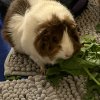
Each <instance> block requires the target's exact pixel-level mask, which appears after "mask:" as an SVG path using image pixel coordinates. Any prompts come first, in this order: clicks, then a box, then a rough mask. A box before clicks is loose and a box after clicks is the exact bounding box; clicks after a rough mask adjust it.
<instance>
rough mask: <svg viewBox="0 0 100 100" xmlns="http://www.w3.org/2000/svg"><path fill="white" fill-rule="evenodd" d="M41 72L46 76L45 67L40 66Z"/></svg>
mask: <svg viewBox="0 0 100 100" xmlns="http://www.w3.org/2000/svg"><path fill="white" fill-rule="evenodd" d="M40 72H41V74H42V75H46V69H45V66H40Z"/></svg>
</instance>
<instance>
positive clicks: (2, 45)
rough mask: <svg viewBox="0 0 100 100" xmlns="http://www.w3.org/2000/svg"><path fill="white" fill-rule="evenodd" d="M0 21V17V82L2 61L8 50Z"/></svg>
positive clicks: (2, 69)
mask: <svg viewBox="0 0 100 100" xmlns="http://www.w3.org/2000/svg"><path fill="white" fill-rule="evenodd" d="M2 25H3V22H2V19H1V17H0V81H4V80H5V78H4V61H5V59H6V56H7V54H8V52H9V50H10V46H9V45H8V44H7V43H6V42H5V41H4V39H3V37H2V33H1V29H2Z"/></svg>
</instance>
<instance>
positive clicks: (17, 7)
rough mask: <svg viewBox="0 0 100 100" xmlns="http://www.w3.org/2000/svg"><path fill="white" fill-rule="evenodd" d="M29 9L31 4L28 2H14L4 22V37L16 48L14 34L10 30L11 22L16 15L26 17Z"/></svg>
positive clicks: (18, 0)
mask: <svg viewBox="0 0 100 100" xmlns="http://www.w3.org/2000/svg"><path fill="white" fill-rule="evenodd" d="M29 8H30V4H29V2H28V0H13V2H12V3H11V5H10V7H9V9H8V11H7V14H6V17H5V21H4V27H3V35H4V38H5V39H6V40H7V41H8V42H9V43H10V44H11V46H14V43H13V40H12V37H11V36H12V34H14V33H12V32H11V31H9V30H11V29H10V28H9V21H10V19H11V17H12V16H13V15H14V14H19V15H21V16H24V14H25V12H26V10H27V9H29Z"/></svg>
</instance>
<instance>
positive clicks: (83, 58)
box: [46, 35, 100, 100]
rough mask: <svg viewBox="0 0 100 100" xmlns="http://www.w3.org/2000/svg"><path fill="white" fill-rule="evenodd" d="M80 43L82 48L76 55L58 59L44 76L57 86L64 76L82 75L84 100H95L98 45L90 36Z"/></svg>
mask: <svg viewBox="0 0 100 100" xmlns="http://www.w3.org/2000/svg"><path fill="white" fill-rule="evenodd" d="M81 42H82V44H84V46H83V47H82V49H81V51H80V52H79V53H78V54H76V55H74V56H73V57H71V58H70V59H67V60H62V59H60V60H59V61H58V64H56V65H53V66H50V67H49V68H48V69H47V73H46V76H47V79H48V80H49V81H50V82H51V83H52V84H53V85H55V86H57V84H58V83H59V82H60V80H61V79H62V78H63V76H64V75H67V74H70V75H73V76H74V75H84V76H86V77H87V96H85V97H86V98H85V100H95V98H94V97H95V94H96V93H98V94H100V44H99V43H97V42H96V37H95V36H92V35H84V36H82V38H81Z"/></svg>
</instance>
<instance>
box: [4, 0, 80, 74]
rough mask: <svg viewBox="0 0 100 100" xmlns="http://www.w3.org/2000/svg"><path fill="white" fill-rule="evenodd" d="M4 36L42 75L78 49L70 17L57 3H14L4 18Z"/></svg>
mask: <svg viewBox="0 0 100 100" xmlns="http://www.w3.org/2000/svg"><path fill="white" fill-rule="evenodd" d="M3 34H4V37H5V39H6V40H8V42H9V43H10V44H11V45H12V47H14V49H15V50H16V51H17V52H20V53H25V54H27V55H28V56H30V58H31V59H33V60H34V61H35V62H36V63H37V64H38V65H39V66H40V68H41V71H42V72H44V66H45V64H55V63H56V61H57V60H58V59H68V58H70V57H71V56H72V55H73V54H74V53H75V52H78V51H79V50H80V48H81V44H80V40H79V34H78V32H77V26H76V23H75V20H74V18H73V15H72V14H71V13H70V11H69V10H68V9H67V8H66V7H64V6H63V5H61V4H60V3H59V2H57V1H56V0H14V1H13V2H12V3H11V5H10V7H9V9H8V12H7V14H6V18H5V23H4V28H3Z"/></svg>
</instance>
